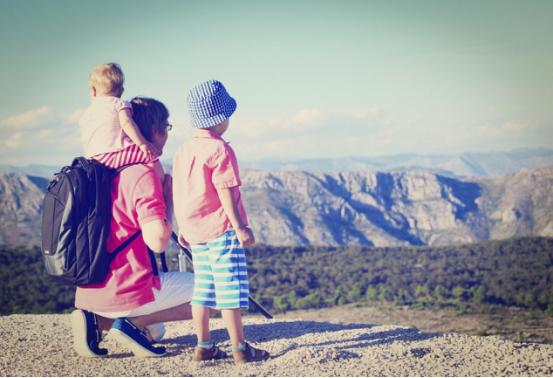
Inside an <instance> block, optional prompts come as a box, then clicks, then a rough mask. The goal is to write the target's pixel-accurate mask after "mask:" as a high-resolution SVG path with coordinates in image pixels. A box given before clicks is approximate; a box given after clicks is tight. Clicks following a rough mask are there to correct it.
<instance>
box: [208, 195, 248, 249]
mask: <svg viewBox="0 0 553 378" xmlns="http://www.w3.org/2000/svg"><path fill="white" fill-rule="evenodd" d="M235 190H240V189H239V188H238V187H237V186H235V187H233V188H224V189H221V188H217V194H218V196H219V200H220V201H221V205H223V210H225V214H226V215H227V217H228V219H229V221H230V224H232V228H234V231H236V236H237V237H238V240H239V241H240V245H241V246H242V247H247V246H249V245H252V244H253V243H255V237H254V236H253V232H252V230H251V229H250V228H249V227H248V226H247V225H245V224H244V223H243V222H242V219H240V213H239V212H238V204H237V203H236V200H235V196H234V193H233V192H234V191H235Z"/></svg>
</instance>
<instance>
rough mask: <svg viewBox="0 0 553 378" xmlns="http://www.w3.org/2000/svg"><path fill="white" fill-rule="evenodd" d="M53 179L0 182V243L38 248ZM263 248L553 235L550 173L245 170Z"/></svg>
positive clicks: (246, 193) (8, 177) (14, 177)
mask: <svg viewBox="0 0 553 378" xmlns="http://www.w3.org/2000/svg"><path fill="white" fill-rule="evenodd" d="M46 184H47V180H46V179H43V178H38V177H32V176H26V175H24V174H15V173H11V174H0V220H1V222H2V228H1V232H0V242H3V243H10V244H12V243H19V244H21V243H23V244H28V243H37V242H38V240H40V239H39V230H40V211H41V201H42V197H43V191H44V190H45V187H46ZM242 184H243V186H242V192H243V197H244V201H245V206H246V208H247V211H248V214H249V218H250V223H251V225H252V227H253V228H254V229H255V231H256V236H257V240H258V241H259V242H261V243H266V244H272V245H302V244H315V245H353V244H361V245H369V246H389V245H448V244H455V243H468V242H474V241H479V240H487V239H501V238H508V237H515V236H517V237H518V236H530V235H535V236H553V215H552V214H553V196H552V189H553V167H545V168H537V169H524V170H522V171H520V172H518V173H516V174H512V175H508V176H502V177H496V178H477V179H470V180H468V179H463V180H462V179H456V178H451V177H446V176H442V175H438V174H434V173H430V172H407V173H405V172H391V173H390V172H376V171H362V172H343V173H326V174H325V173H310V172H303V171H292V172H274V173H268V172H262V171H244V172H243V174H242Z"/></svg>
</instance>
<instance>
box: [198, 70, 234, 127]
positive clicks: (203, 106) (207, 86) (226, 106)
mask: <svg viewBox="0 0 553 378" xmlns="http://www.w3.org/2000/svg"><path fill="white" fill-rule="evenodd" d="M188 110H189V111H190V115H191V117H192V126H194V127H195V128H198V129H206V128H208V127H212V126H215V125H218V124H219V123H221V122H223V121H224V120H225V119H227V118H229V117H230V116H231V115H232V113H234V111H235V110H236V101H235V100H234V99H233V98H232V97H230V95H229V94H228V92H227V90H226V89H225V87H224V85H223V84H222V83H221V82H220V81H217V80H209V81H206V82H203V83H201V84H198V85H197V86H195V87H194V88H192V89H191V90H190V92H188Z"/></svg>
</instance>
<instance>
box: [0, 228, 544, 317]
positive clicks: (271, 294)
mask: <svg viewBox="0 0 553 378" xmlns="http://www.w3.org/2000/svg"><path fill="white" fill-rule="evenodd" d="M168 254H169V256H170V258H169V262H170V264H169V266H170V270H176V258H175V255H174V254H175V251H174V247H173V250H171V251H170V252H169V253H168ZM248 264H249V278H250V286H251V291H252V295H253V296H254V297H255V298H256V299H257V300H258V301H260V302H261V303H262V304H263V305H264V306H266V307H267V308H268V309H270V310H271V311H273V312H275V313H278V312H284V311H289V310H294V309H308V308H322V307H328V306H335V305H341V304H346V303H355V302H372V301H386V302H391V303H395V304H401V305H408V306H412V307H416V308H434V307H450V308H453V309H456V310H460V311H484V310H485V308H486V306H490V305H494V306H497V305H501V306H518V307H523V308H528V309H533V310H542V311H546V312H547V313H549V314H553V239H549V238H520V239H510V240H503V241H489V242H482V243H477V244H468V245H461V246H451V247H387V248H364V247H271V246H262V245H257V246H254V247H253V248H250V249H249V251H248ZM0 270H1V271H0V275H1V277H2V282H3V284H2V288H1V292H0V299H1V303H2V307H1V310H0V314H3V315H7V314H13V313H59V312H64V311H69V310H71V309H72V306H73V299H74V288H73V287H72V286H69V285H65V284H62V283H60V282H58V281H57V280H56V279H54V278H51V277H49V276H47V275H46V273H45V272H44V267H43V263H42V257H41V254H40V249H39V248H37V247H31V248H29V247H7V246H0Z"/></svg>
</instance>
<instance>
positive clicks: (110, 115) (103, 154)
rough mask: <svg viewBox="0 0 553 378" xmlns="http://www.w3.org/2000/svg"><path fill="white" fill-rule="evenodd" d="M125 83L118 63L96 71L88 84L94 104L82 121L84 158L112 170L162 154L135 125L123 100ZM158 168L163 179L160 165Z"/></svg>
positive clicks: (151, 160)
mask: <svg viewBox="0 0 553 378" xmlns="http://www.w3.org/2000/svg"><path fill="white" fill-rule="evenodd" d="M124 81H125V76H124V75H123V71H122V70H121V67H119V65H118V64H116V63H107V64H101V65H99V66H97V67H95V68H94V69H93V70H92V72H91V73H90V77H89V80H88V88H89V92H90V96H91V98H92V102H91V104H90V106H89V107H88V108H87V109H86V110H85V112H84V113H83V115H82V116H81V119H80V120H79V125H80V129H81V142H82V144H83V148H84V153H85V157H86V158H88V159H94V160H96V161H98V162H100V163H102V164H104V165H105V166H108V167H110V168H119V167H122V166H124V165H128V164H134V163H150V162H153V161H155V160H157V158H158V156H159V154H160V151H158V150H157V149H156V148H155V147H154V146H153V145H152V144H151V143H150V142H148V141H147V140H146V139H145V138H144V136H143V135H142V133H141V132H140V129H139V128H138V126H137V125H136V124H135V123H134V121H133V119H132V106H131V104H130V103H128V102H126V101H123V100H121V95H122V94H123V90H124V87H123V84H124ZM155 168H156V171H158V174H160V177H163V175H161V173H162V169H161V164H160V163H157V164H156V166H155ZM160 169H161V172H160Z"/></svg>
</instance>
